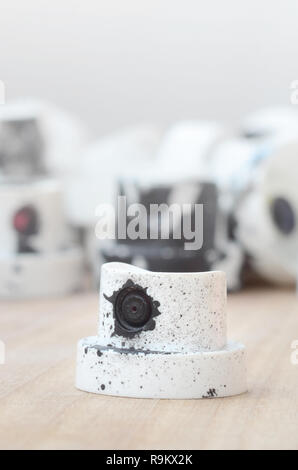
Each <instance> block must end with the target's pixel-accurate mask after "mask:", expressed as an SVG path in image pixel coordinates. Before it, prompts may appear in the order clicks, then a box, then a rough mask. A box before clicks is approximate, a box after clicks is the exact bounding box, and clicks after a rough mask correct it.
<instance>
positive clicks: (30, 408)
mask: <svg viewBox="0 0 298 470" xmlns="http://www.w3.org/2000/svg"><path fill="white" fill-rule="evenodd" d="M228 306H229V333H230V334H229V336H230V337H231V338H233V339H236V340H239V341H242V342H244V343H245V344H246V346H247V356H248V361H247V362H248V383H249V392H248V393H247V394H245V395H242V396H239V397H234V398H225V399H216V400H190V401H178V400H177V401H169V400H136V399H124V398H114V397H105V396H95V395H91V394H87V393H83V392H80V391H78V390H76V389H75V387H74V376H75V355H76V342H77V340H78V339H79V338H81V337H83V336H88V335H94V334H95V333H96V320H97V318H96V314H97V309H98V298H97V295H96V294H84V295H77V296H74V297H71V298H66V299H58V300H57V299H56V300H47V301H45V300H43V301H28V302H1V304H0V310H1V312H0V339H1V340H2V341H4V342H5V344H6V350H7V357H6V364H5V365H1V366H0V448H1V449H297V448H298V366H294V365H292V364H291V361H290V358H291V352H292V350H291V343H292V341H293V340H295V339H298V300H297V297H296V296H295V293H294V292H293V291H290V290H278V289H269V288H262V289H260V288H253V289H249V290H247V291H244V292H242V293H239V294H234V295H231V296H230V297H229V302H228Z"/></svg>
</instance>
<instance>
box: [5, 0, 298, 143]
mask: <svg viewBox="0 0 298 470" xmlns="http://www.w3.org/2000/svg"><path fill="white" fill-rule="evenodd" d="M0 2H1V3H0V5H1V9H0V38H1V41H0V65H1V66H0V79H2V80H3V81H4V82H5V83H6V88H7V97H8V99H13V98H17V97H21V96H38V97H42V98H46V99H49V100H52V101H54V102H56V103H57V104H60V105H62V106H64V107H66V108H68V109H70V110H71V111H73V112H75V113H77V114H78V115H79V116H80V117H81V118H82V119H84V120H85V121H86V122H87V124H88V125H89V126H90V127H91V128H92V129H93V130H94V131H95V132H96V133H97V134H103V133H105V132H107V131H110V130H113V129H116V128H117V127H119V126H122V125H129V124H134V123H136V122H143V121H145V122H146V121H149V122H156V123H160V124H162V125H167V124H169V123H171V122H173V121H175V120H177V119H183V118H196V117H206V118H215V119H222V120H233V121H234V120H236V119H237V118H238V117H239V116H241V115H242V114H243V113H246V112H249V111H251V110H253V109H255V108H257V107H259V106H264V105H271V104H272V105H273V104H289V101H290V90H289V86H290V83H291V81H292V80H294V79H297V78H298V55H297V48H298V2H297V1H296V0H283V1H282V2H281V1H280V2H274V1H272V0H249V1H248V0H247V1H246V2H244V1H239V0H225V1H222V0H217V1H215V0H208V1H207V2H206V1H200V0H183V1H182V0H181V1H176V0H52V1H51V2H49V1H48V0H26V2H24V1H23V0H0Z"/></svg>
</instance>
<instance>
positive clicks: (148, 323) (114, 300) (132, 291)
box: [104, 279, 161, 338]
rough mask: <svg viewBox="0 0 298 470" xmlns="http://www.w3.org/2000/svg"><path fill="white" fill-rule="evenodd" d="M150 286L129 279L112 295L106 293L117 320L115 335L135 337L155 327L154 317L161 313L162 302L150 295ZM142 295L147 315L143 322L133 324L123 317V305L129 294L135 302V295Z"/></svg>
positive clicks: (105, 296)
mask: <svg viewBox="0 0 298 470" xmlns="http://www.w3.org/2000/svg"><path fill="white" fill-rule="evenodd" d="M147 289H148V287H145V288H144V287H142V286H140V285H138V284H135V283H134V282H133V281H132V280H131V279H129V280H128V281H127V282H126V283H125V284H124V285H123V286H122V287H121V288H120V289H119V290H118V291H115V292H114V293H113V295H112V296H111V297H108V296H107V295H106V294H104V298H105V299H106V300H108V301H109V302H111V304H112V305H113V316H114V320H115V329H114V332H113V334H112V335H113V336H114V335H118V336H123V337H125V338H133V337H135V336H136V335H138V334H139V333H140V332H142V331H152V330H154V328H155V321H154V318H155V317H157V316H158V315H160V314H161V312H160V311H159V310H158V307H159V306H160V303H159V302H158V301H156V300H154V299H153V298H152V297H150V296H149V295H148V293H147ZM134 295H136V296H139V297H140V296H141V298H142V299H143V302H144V305H145V306H146V316H144V317H145V321H144V323H143V324H140V325H135V326H134V325H132V324H129V322H127V321H125V319H123V315H122V313H123V312H122V306H123V302H124V301H125V300H127V297H128V296H129V297H130V298H131V299H132V300H131V302H133V296H134Z"/></svg>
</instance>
